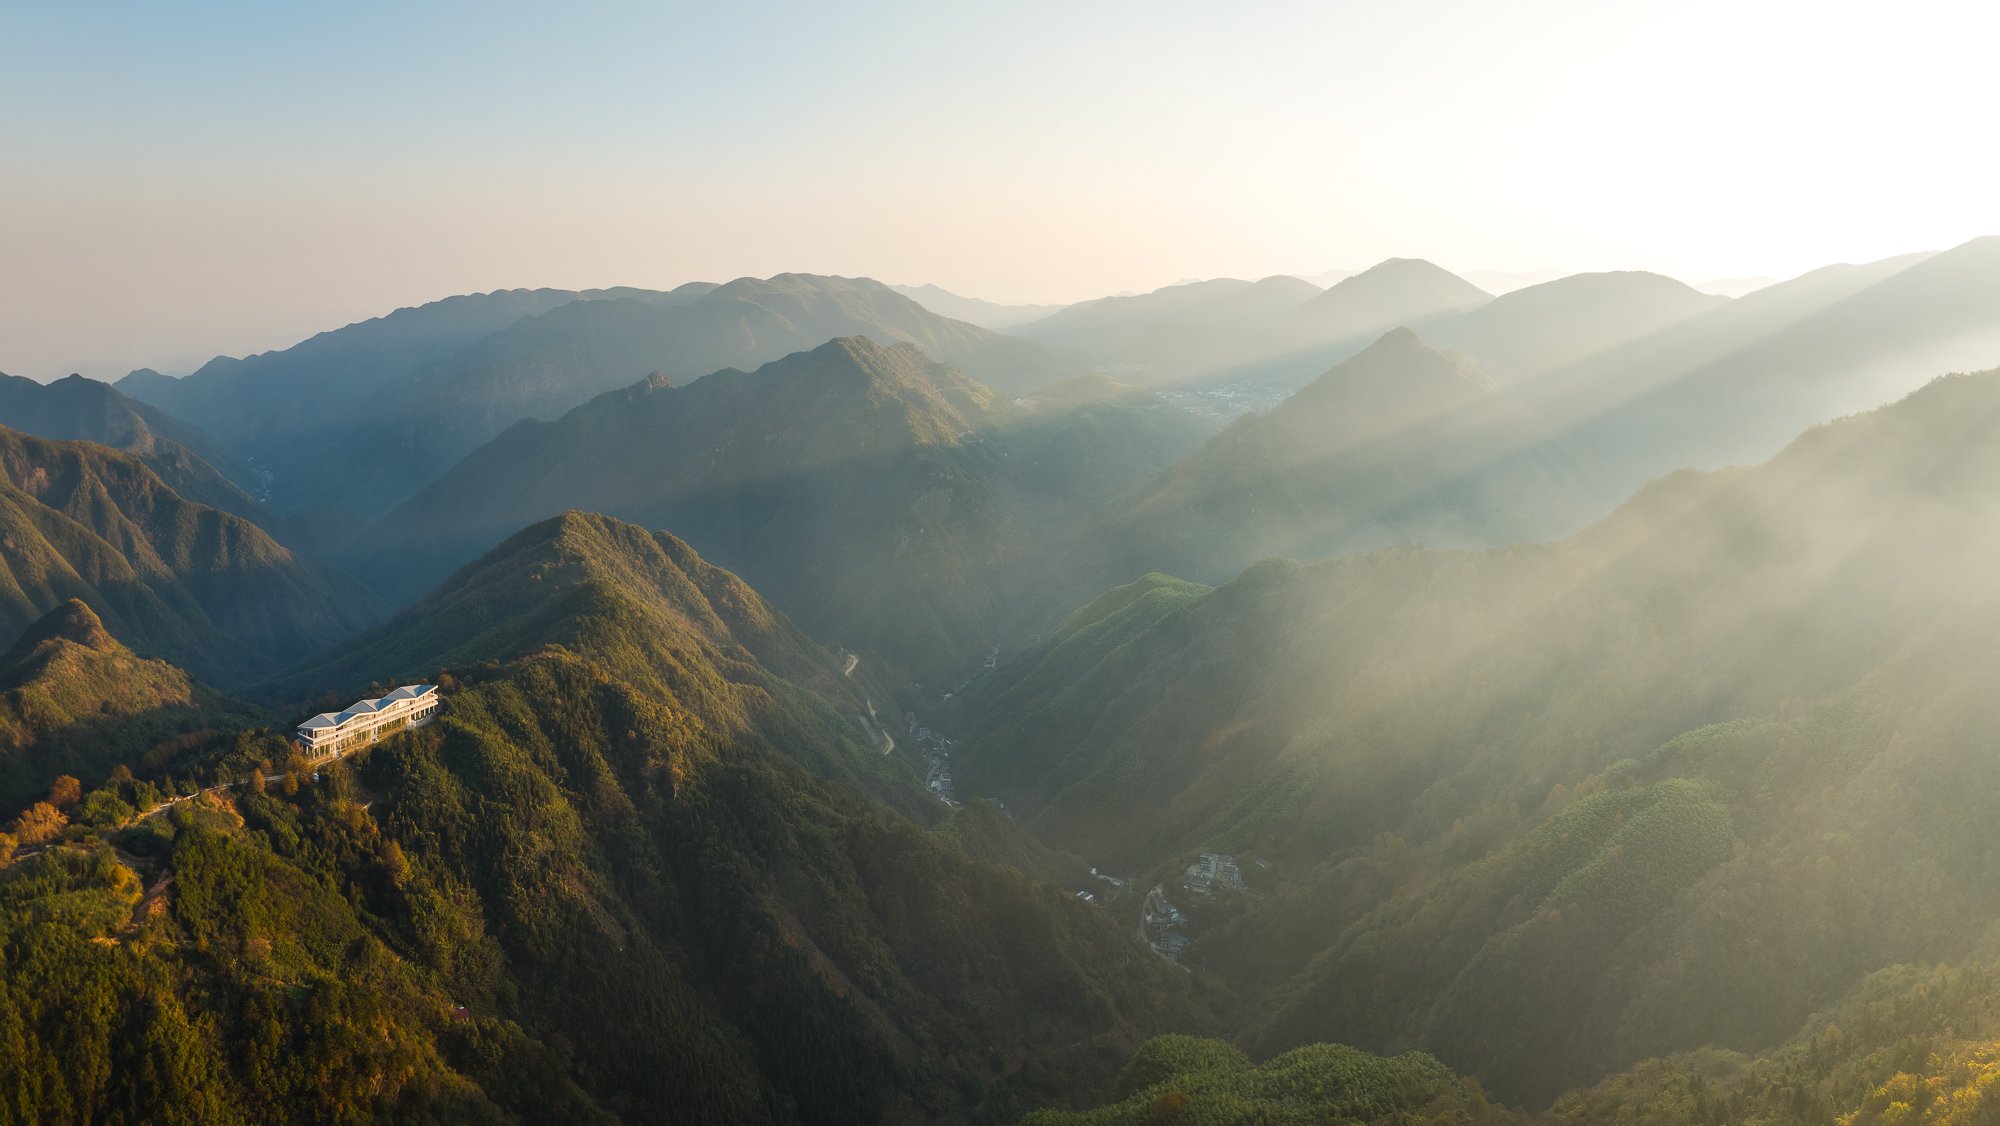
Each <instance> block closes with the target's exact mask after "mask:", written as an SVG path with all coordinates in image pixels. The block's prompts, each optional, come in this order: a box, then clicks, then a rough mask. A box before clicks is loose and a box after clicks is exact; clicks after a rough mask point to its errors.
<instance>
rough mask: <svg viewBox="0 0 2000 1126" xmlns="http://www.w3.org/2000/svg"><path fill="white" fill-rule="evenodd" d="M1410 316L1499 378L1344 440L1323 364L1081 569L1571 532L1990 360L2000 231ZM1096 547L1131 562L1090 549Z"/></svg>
mask: <svg viewBox="0 0 2000 1126" xmlns="http://www.w3.org/2000/svg"><path fill="white" fill-rule="evenodd" d="M1332 292H1333V291H1331V290H1329V291H1328V293H1329V295H1331V293H1332ZM1579 323H1580V324H1582V325H1584V326H1586V327H1584V328H1582V329H1572V328H1568V327H1559V326H1569V325H1574V324H1579ZM1416 332H1417V333H1418V334H1419V336H1420V337H1421V338H1422V339H1423V340H1425V341H1430V340H1432V339H1433V338H1436V339H1438V340H1450V341H1453V342H1454V343H1455V344H1456V345H1457V346H1460V347H1462V348H1463V350H1464V352H1465V354H1466V355H1465V359H1466V362H1469V363H1471V364H1473V365H1474V366H1477V367H1479V368H1480V369H1481V370H1482V371H1484V370H1485V366H1484V361H1485V357H1492V358H1493V360H1494V361H1495V363H1496V364H1497V365H1499V366H1500V369H1501V371H1503V372H1505V373H1506V375H1507V377H1508V378H1507V379H1504V380H1502V382H1504V383H1507V384H1508V385H1507V386H1506V387H1505V388H1504V389H1503V391H1502V392H1501V393H1500V394H1495V395H1486V396H1479V397H1476V398H1472V399H1467V400H1463V401H1460V402H1457V403H1455V404H1443V403H1440V404H1438V405H1437V406H1436V407H1435V408H1434V409H1430V410H1425V411H1416V410H1405V411H1399V412H1397V413H1395V415H1394V419H1395V421H1394V425H1383V426H1377V427H1375V428H1374V429H1373V431H1372V433H1371V434H1370V436H1369V439H1368V440H1367V441H1366V442H1363V443H1357V442H1355V441H1354V440H1353V438H1352V435H1351V428H1348V429H1343V428H1342V427H1340V426H1337V425H1335V424H1334V423H1333V421H1332V418H1331V416H1330V415H1329V414H1328V412H1326V411H1324V410H1319V411H1316V410H1314V409H1312V406H1311V405H1312V404H1313V403H1314V402H1316V401H1317V402H1321V403H1324V402H1326V401H1327V400H1326V391H1325V386H1326V385H1327V384H1326V379H1325V378H1323V380H1322V381H1321V383H1317V384H1314V385H1313V386H1312V388H1309V389H1308V390H1309V391H1310V392H1311V394H1308V393H1307V392H1303V391H1302V392H1300V394H1299V395H1298V396H1297V397H1296V398H1297V401H1287V402H1284V403H1282V404H1280V405H1279V406H1278V407H1277V408H1275V409H1274V410H1272V411H1271V412H1270V415H1269V423H1268V424H1267V423H1266V422H1264V421H1261V420H1255V419H1252V420H1244V421H1242V422H1239V423H1238V424H1237V425H1236V426H1234V427H1232V428H1231V429H1230V430H1229V431H1227V432H1225V433H1224V434H1223V435H1221V436H1218V437H1217V438H1216V439H1214V440H1213V441H1212V442H1211V443H1210V446H1209V447H1208V448H1206V449H1204V450H1203V451H1201V452H1200V453H1197V454H1195V455H1193V456H1191V457H1190V458H1188V459H1187V460H1186V461H1185V462H1183V463H1182V464H1179V465H1177V466H1175V467H1174V468H1173V469H1172V470H1170V471H1169V472H1167V473H1165V474H1163V475H1161V477H1160V478H1159V479H1158V480H1156V481H1155V482H1153V483H1151V484H1149V485H1148V486H1147V488H1146V489H1145V490H1142V491H1141V492H1140V493H1139V494H1135V496H1134V497H1133V498H1131V500H1130V502H1128V503H1126V504H1123V505H1121V506H1119V508H1118V510H1117V512H1116V513H1115V514H1114V515H1112V516H1110V517H1108V518H1107V522H1106V523H1105V525H1104V526H1103V527H1102V528H1101V529H1099V531H1098V532H1097V533H1096V534H1095V536H1094V540H1093V542H1094V547H1093V548H1092V550H1091V552H1090V553H1089V554H1088V555H1087V558H1088V559H1090V560H1091V561H1092V564H1093V565H1091V566H1085V567H1084V568H1082V570H1081V573H1083V574H1086V575H1089V576H1092V581H1091V582H1086V583H1085V584H1084V586H1083V588H1082V589H1083V590H1089V589H1093V585H1092V584H1093V583H1094V584H1095V588H1101V586H1102V585H1103V584H1104V583H1105V582H1108V581H1128V580H1130V579H1132V578H1136V577H1138V576H1139V575H1141V574H1143V573H1145V572H1146V571H1149V570H1164V571H1167V572H1169V573H1173V574H1177V575H1182V576H1186V577H1190V578H1194V579H1198V580H1201V581H1211V582H1212V581H1219V580H1222V579H1226V578H1228V577H1229V576H1231V575H1233V574H1235V573H1236V572H1237V571H1238V570H1240V569H1242V568H1243V567H1245V566H1247V565H1248V564H1250V563H1252V562H1254V561H1255V560H1257V559H1259V558H1262V557H1263V556H1265V555H1270V554H1281V555H1287V556H1290V557H1293V558H1297V559H1317V558H1325V557H1327V556H1330V555H1337V554H1344V553H1353V552H1359V551H1367V550H1372V549H1375V548H1379V547H1385V546H1390V545H1393V544H1398V543H1411V542H1419V543H1428V544H1434V545H1443V546H1498V545H1502V544H1508V543H1517V542H1533V541H1539V540H1546V539H1550V538H1553V537H1558V536H1562V535H1567V534H1570V533H1573V532H1575V531H1576V530H1578V529H1580V528H1581V527H1583V526H1584V525H1585V524H1587V523H1589V522H1590V521H1592V520H1594V519H1597V518H1598V517H1600V516H1602V515H1603V514H1604V513H1606V512H1608V511H1610V509H1611V508H1612V507H1613V506H1615V505H1616V504H1618V503H1619V502H1620V501H1621V500H1622V499H1623V498H1625V497H1627V496H1629V495H1631V493H1632V492H1634V491H1635V490H1637V489H1638V488H1640V487H1641V486H1643V485H1644V484H1645V483H1646V482H1647V481H1648V480H1650V479H1652V478H1654V477H1657V476H1660V475H1662V474H1665V473H1670V472H1672V471H1673V470H1675V469H1677V468H1681V467H1684V466H1696V467H1701V468H1719V467H1721V466H1724V465H1728V464H1731V463H1733V462H1744V461H1754V460H1757V459H1759V458H1762V457H1768V456H1769V455H1770V454H1772V453H1774V452H1775V451H1776V450H1777V448H1778V447H1779V446H1780V445H1781V444H1782V443H1783V442H1784V441H1785V440H1786V436H1787V435H1789V434H1795V433H1797V432H1798V431H1799V430H1800V429H1802V428H1804V427H1806V426H1810V425H1812V424H1813V423H1815V422H1820V421H1824V420H1826V419H1829V418H1833V417H1837V416H1839V415H1842V414H1846V413H1851V412H1853V411H1855V410H1860V409H1866V408H1868V407H1871V406H1875V405H1879V404H1880V403H1882V402H1885V401H1888V400H1891V399H1894V398H1896V397H1897V396H1898V395H1901V394H1904V393H1907V392H1908V391H1910V390H1912V389H1913V387H1914V386H1915V385H1916V384H1918V383H1920V382H1921V381H1922V380H1923V379H1924V378H1926V376H1925V375H1923V374H1922V373H1926V372H1928V373H1933V374H1934V373H1937V372H1941V371H1951V370H1968V369H1974V368H1979V367H1982V366H1986V365H1990V364H1991V363H1992V362H1993V361H1994V360H1996V359H2000V240H1980V241H1977V242H1973V243H1969V244H1967V245H1965V246H1962V247H1959V248H1956V249H1954V250H1952V251H1949V252H1946V253H1944V254H1939V255H1934V256H1923V255H1917V256H1909V257H1904V258H1896V259H1889V260H1886V261H1884V262H1880V263H1873V264H1869V265H1865V266H1840V267H1829V268H1828V269H1826V270H1822V271H1816V272H1815V273H1813V274H1808V275H1806V276H1804V277H1802V278H1799V279H1796V280H1794V281H1791V282H1785V283H1781V284H1779V285H1775V286H1771V287H1769V288H1766V289H1763V290H1760V291H1758V292H1756V293H1754V294H1751V295H1750V296H1748V297H1745V298H1742V299H1740V300H1738V301H1733V302H1728V301H1723V300H1722V299H1720V298H1712V297H1706V296H1703V295H1700V294H1696V293H1694V292H1693V291H1692V290H1689V289H1688V288H1687V287H1685V286H1682V285H1680V284H1679V283H1678V282H1673V281H1671V280H1670V279H1666V278H1661V277H1658V276H1657V275H1650V274H1598V275H1578V276H1577V277H1576V278H1572V279H1565V280H1563V281H1559V282H1551V283H1548V284H1546V285H1543V286H1536V287H1531V288H1529V289H1523V290H1517V291H1515V292H1514V293H1510V294H1508V295H1507V296H1505V297H1502V298H1497V299H1495V300H1493V301H1492V302H1491V303H1489V304H1486V305H1483V306H1481V307H1480V308H1479V309H1477V310H1476V311H1472V312H1467V313H1463V314H1458V315H1454V316H1449V317H1443V318H1438V319H1434V320H1431V321H1428V322H1424V323H1423V324H1422V325H1420V326H1419V328H1418V329H1417V330H1416ZM1600 333H1601V335H1598V334H1600ZM1593 336H1594V337H1595V338H1594V339H1593ZM1621 337H1624V338H1625V339H1623V340H1620V339H1619V338H1621ZM1574 338H1581V340H1582V343H1577V344H1571V343H1569V341H1570V340H1572V339H1574ZM1397 339H1398V340H1399V341H1400V343H1401V347H1399V348H1397V349H1395V350H1394V352H1393V353H1392V354H1393V355H1394V356H1395V357H1397V358H1398V362H1401V363H1405V364H1408V365H1410V375H1409V378H1410V379H1411V380H1412V381H1414V385H1415V386H1424V385H1427V379H1428V377H1427V376H1426V374H1425V373H1426V372H1429V371H1431V370H1434V369H1436V368H1438V367H1439V366H1440V365H1442V364H1444V363H1445V362H1446V361H1444V360H1442V359H1440V358H1439V357H1438V355H1437V353H1439V352H1441V351H1443V349H1440V348H1434V347H1431V346H1430V345H1429V344H1428V343H1426V344H1424V345H1423V346H1422V347H1417V346H1414V345H1415V344H1416V342H1417V338H1412V337H1408V336H1399V337H1398V338H1397ZM1599 344H1601V345H1603V346H1602V347H1600V348H1598V349H1597V350H1596V351H1594V352H1593V351H1589V349H1590V348H1591V347H1592V346H1594V345H1599ZM1378 347H1379V345H1378ZM1579 351H1582V352H1587V353H1588V354H1586V355H1583V356H1581V357H1580V358H1574V359H1571V358H1568V357H1569V356H1570V355H1571V354H1573V353H1575V352H1579ZM1376 358H1377V359H1381V360H1386V359H1387V358H1388V356H1387V355H1382V356H1378V357H1376ZM1340 371H1341V369H1340V367H1338V366H1336V367H1335V368H1334V369H1332V371H1331V372H1329V373H1328V377H1326V378H1333V377H1336V376H1337V375H1338V374H1339V373H1340ZM1337 382H1338V381H1337V379H1336V380H1335V383H1336V384H1337ZM1294 420H1299V421H1294ZM1109 558H1118V559H1122V560H1124V562H1123V563H1122V564H1120V565H1117V566H1115V567H1113V569H1111V570H1097V569H1095V566H1094V565H1095V564H1098V563H1101V562H1102V561H1103V560H1105V559H1109Z"/></svg>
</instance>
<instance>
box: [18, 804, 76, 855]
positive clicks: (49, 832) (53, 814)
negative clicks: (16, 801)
mask: <svg viewBox="0 0 2000 1126" xmlns="http://www.w3.org/2000/svg"><path fill="white" fill-rule="evenodd" d="M68 824H69V818H67V817H65V816H63V811H62V810H60V809H57V808H56V807H55V806H52V805H50V804H49V803H48V802H45V801H38V802H36V803H35V804H33V805H31V806H29V807H28V808H27V810H26V811H25V812H23V813H22V814H21V816H20V817H19V818H18V819H16V820H15V822H14V836H15V837H16V838H18V839H19V840H20V842H21V843H22V844H27V845H34V844H43V843H46V842H48V841H52V840H55V839H56V838H57V837H59V836H61V835H62V831H63V826H65V825H68Z"/></svg>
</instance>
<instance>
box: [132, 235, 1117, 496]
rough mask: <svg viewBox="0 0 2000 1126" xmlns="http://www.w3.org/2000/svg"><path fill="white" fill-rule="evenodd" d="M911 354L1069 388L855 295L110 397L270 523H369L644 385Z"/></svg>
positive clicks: (386, 355) (517, 316) (583, 319)
mask: <svg viewBox="0 0 2000 1126" xmlns="http://www.w3.org/2000/svg"><path fill="white" fill-rule="evenodd" d="M864 334H865V335H868V336H871V337H874V338H875V339H877V340H881V341H883V342H884V343H896V342H909V343H914V344H917V345H918V346H920V347H922V348H924V349H925V350H926V351H928V352H930V353H931V354H932V355H935V356H938V357H940V358H943V359H945V360H946V361H947V362H950V363H954V364H957V365H959V366H961V367H963V368H964V369H965V370H967V371H969V372H971V373H972V374H973V375H974V376H975V377H976V378H979V379H982V380H985V381H988V382H990V383H992V384H993V385H995V386H998V387H1003V388H1008V389H1021V388H1026V387H1031V386H1035V385H1039V384H1043V383H1048V382H1052V381H1055V380H1057V379H1059V378H1062V377H1065V376H1069V375H1074V374H1078V373H1079V372H1080V371H1081V367H1080V365H1076V364H1072V363H1071V362H1070V361H1066V360H1064V359H1063V358H1061V357H1059V356H1057V355H1055V354H1053V353H1051V352H1049V351H1048V350H1047V349H1044V348H1042V347H1040V346H1039V345H1036V344H1034V343H1032V342H1030V341H1027V340H1022V339H1018V338H1015V337H1009V336H1002V335H1000V334H998V333H994V332H989V331H988V330H986V329H983V328H979V327H978V326H976V325H970V324H966V323H964V322H962V321H955V320H952V319H950V318H948V317H942V316H939V315H938V314H936V313H933V312H930V311H929V310H927V309H925V308H924V307H923V306H921V305H919V304H917V303H916V302H915V301H912V300H911V299H909V298H908V297H905V296H903V295H902V294H899V293H897V292H895V291H894V290H892V289H890V288H889V287H888V286H885V285H882V284H881V283H879V282H876V281H872V280H870V279H867V278H839V277H821V276H816V275H810V274H780V275H777V276H776V277H772V278H769V279H758V278H739V279H737V280H735V281H732V282H729V283H727V284H724V285H713V284H709V283H699V284H692V285H688V286H682V287H680V288H679V289H675V290H673V291H671V292H667V293H657V292H652V291H647V290H637V289H610V290H591V291H585V292H571V291H567V290H534V291H507V292H496V293H491V294H478V295H473V296H470V297H455V298H450V299H448V300H446V301H440V302H434V303H432V304H430V305H425V306H423V307H421V308H418V309H405V310H399V311H397V312H396V313H394V314H391V315H390V316H389V317H386V318H381V319H380V320H377V321H369V322H365V323H363V324H360V325H351V326H349V327H348V328H346V329H342V330H340V331H338V332H334V333H326V334H322V335H321V336H319V337H315V338H314V339H313V340H309V341H306V342H305V343H303V344H300V345H298V346H297V347H295V348H292V349H289V350H287V351H285V352H279V353H268V354H266V355H262V356H253V357H251V358H249V359H247V360H217V361H214V362H213V363H211V364H209V365H208V366H206V367H204V368H203V369H202V370H200V371H197V372H195V373H194V374H193V375H191V376H189V377H187V378H186V379H185V380H178V381H176V380H165V379H162V378H154V379H147V380H133V381H130V382H131V384H132V385H131V386H130V387H127V386H126V385H125V384H123V383H121V389H126V390H128V391H129V392H130V393H131V394H134V395H137V396H140V397H142V398H146V399H147V400H148V401H151V402H157V403H159V404H160V405H162V406H164V407H166V408H167V409H169V410H174V411H177V412H179V413H182V414H183V416H184V417H187V418H190V419H192V420H194V421H196V422H197V423H200V424H201V425H203V426H206V427H208V428H210V429H211V430H212V431H213V432H215V433H216V434H217V435H218V436H220V437H221V438H222V439H223V440H225V441H227V442H229V443H231V444H232V446H234V447H235V448H237V449H240V450H242V451H244V452H245V453H246V454H248V455H250V456H253V457H255V458H256V459H257V461H258V463H259V464H260V465H262V466H265V467H267V468H268V469H269V470H270V472H271V474H272V497H273V503H274V504H276V505H277V506H278V507H279V508H280V509H281V510H285V511H291V510H296V509H303V508H310V507H315V506H326V507H335V508H345V509H349V510H352V511H354V512H357V513H360V514H362V515H364V516H373V515H379V514H380V513H381V512H382V511H384V510H385V509H387V508H388V507H390V506H392V505H394V504H395V503H396V502H397V501H400V500H402V499H404V498H405V497H408V496H409V495H410V494H412V493H414V492H416V491H417V490H418V489H420V488H422V487H423V485H424V484H425V483H426V482H428V481H430V480H431V479H432V478H434V477H436V476H437V475H438V474H439V473H441V472H442V471H444V470H445V469H446V468H448V467H449V466H451V464H452V463H453V462H455V461H457V460H458V459H459V458H460V457H462V456H464V455H465V454H466V453H468V452H469V451H471V450H472V449H473V448H475V447H477V446H478V445H479V444H480V443H482V442H484V441H486V440H487V439H489V438H491V437H493V436H494V435H496V434H499V433H500V432H501V431H503V430H505V429H507V427H509V426H511V425H513V424H514V423H515V422H517V421H519V420H521V419H524V418H533V419H552V418H555V417H557V416H559V415H561V414H562V413H563V412H565V411H567V410H569V409H570V408H572V407H574V406H576V405H578V404H580V403H583V402H585V401H586V400H588V399H590V398H591V397H592V396H595V395H598V394H601V393H603V392H606V391H610V390H613V389H615V388H619V387H626V386H629V385H631V384H632V383H635V382H637V381H639V380H642V379H645V378H646V377H647V375H648V374H649V373H659V374H662V375H664V376H666V377H667V378H669V379H671V380H674V381H677V382H686V381H689V380H693V379H697V378H699V377H701V376H704V375H706V374H708V373H709V372H712V371H717V370H720V369H723V368H730V367H740V368H753V367H756V366H758V365H759V364H763V363H767V362H769V361H772V360H776V359H778V358H780V357H783V356H785V355H788V354H790V353H793V352H797V351H800V350H802V349H808V348H813V347H816V346H818V345H820V344H823V343H825V342H826V341H827V340H829V339H831V338H833V337H837V336H855V335H864Z"/></svg>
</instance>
